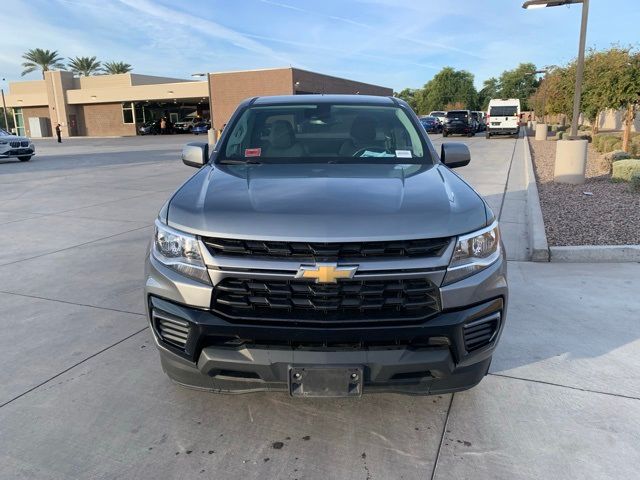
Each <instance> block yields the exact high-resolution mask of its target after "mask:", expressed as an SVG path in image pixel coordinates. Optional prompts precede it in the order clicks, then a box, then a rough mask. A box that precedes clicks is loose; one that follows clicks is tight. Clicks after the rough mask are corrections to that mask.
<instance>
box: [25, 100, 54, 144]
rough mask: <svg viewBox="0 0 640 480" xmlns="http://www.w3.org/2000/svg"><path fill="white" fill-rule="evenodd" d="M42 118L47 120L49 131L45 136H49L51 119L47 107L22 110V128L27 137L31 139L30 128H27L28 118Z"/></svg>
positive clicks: (50, 133) (51, 127)
mask: <svg viewBox="0 0 640 480" xmlns="http://www.w3.org/2000/svg"><path fill="white" fill-rule="evenodd" d="M37 117H44V118H46V119H47V123H48V128H49V131H48V132H47V136H51V135H52V132H53V126H52V125H51V117H49V107H25V108H23V109H22V118H23V119H24V128H25V131H26V133H27V137H31V136H32V134H31V128H30V127H29V118H37Z"/></svg>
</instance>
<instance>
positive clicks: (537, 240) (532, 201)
mask: <svg viewBox="0 0 640 480" xmlns="http://www.w3.org/2000/svg"><path fill="white" fill-rule="evenodd" d="M527 137H528V134H527V131H526V130H525V132H524V142H523V144H524V162H525V181H526V183H527V186H526V188H527V230H528V232H529V248H530V249H531V261H532V262H549V261H551V254H550V253H549V244H548V243H547V234H546V233H545V230H544V219H543V218H542V209H541V208H540V196H539V195H538V185H537V184H536V176H535V173H534V172H533V161H532V160H531V149H530V148H529V140H528V138H527Z"/></svg>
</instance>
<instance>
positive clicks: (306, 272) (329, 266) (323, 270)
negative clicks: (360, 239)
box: [296, 263, 358, 283]
mask: <svg viewBox="0 0 640 480" xmlns="http://www.w3.org/2000/svg"><path fill="white" fill-rule="evenodd" d="M357 269H358V267H357V266H351V267H339V266H338V265H337V264H336V263H316V264H315V265H300V269H299V270H298V273H296V278H313V279H315V281H316V283H337V282H338V279H340V278H353V276H354V275H355V273H356V270H357Z"/></svg>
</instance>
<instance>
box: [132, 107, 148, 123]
mask: <svg viewBox="0 0 640 480" xmlns="http://www.w3.org/2000/svg"><path fill="white" fill-rule="evenodd" d="M133 107H134V111H135V114H136V123H144V122H146V121H147V120H146V118H145V112H144V105H143V104H142V103H139V102H138V103H134V104H133Z"/></svg>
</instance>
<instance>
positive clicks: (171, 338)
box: [152, 309, 189, 349]
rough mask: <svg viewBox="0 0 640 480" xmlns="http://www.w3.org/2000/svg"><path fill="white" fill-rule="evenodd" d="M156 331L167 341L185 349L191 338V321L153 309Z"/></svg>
mask: <svg viewBox="0 0 640 480" xmlns="http://www.w3.org/2000/svg"><path fill="white" fill-rule="evenodd" d="M152 318H153V322H154V324H155V327H156V331H157V332H158V334H159V335H160V337H161V338H162V340H164V341H165V342H167V343H170V344H171V345H175V346H176V347H179V348H181V349H184V348H185V347H186V345H187V339H188V338H189V322H187V321H185V320H180V319H177V318H174V317H172V316H170V315H168V314H165V313H162V312H158V311H156V310H155V309H154V310H153V311H152Z"/></svg>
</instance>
